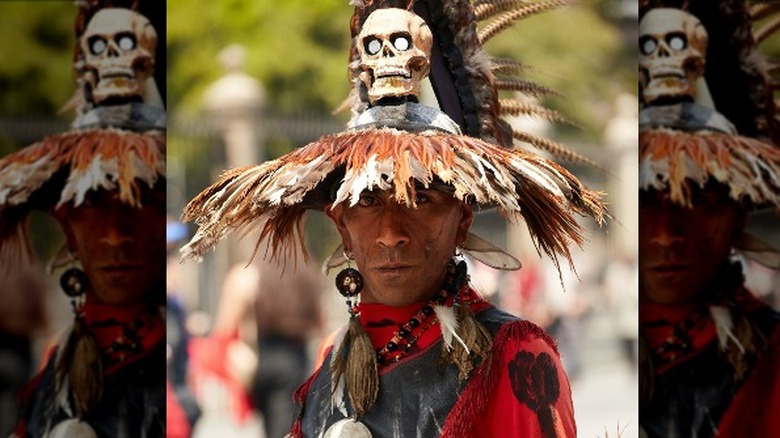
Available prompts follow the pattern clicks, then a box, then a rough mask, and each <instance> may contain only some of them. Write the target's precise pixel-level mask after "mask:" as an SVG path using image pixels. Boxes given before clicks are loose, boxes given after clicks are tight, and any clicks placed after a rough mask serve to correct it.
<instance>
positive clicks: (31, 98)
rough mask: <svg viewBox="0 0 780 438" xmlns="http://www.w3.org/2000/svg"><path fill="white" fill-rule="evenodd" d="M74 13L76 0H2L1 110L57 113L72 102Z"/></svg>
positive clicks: (5, 112) (9, 113)
mask: <svg viewBox="0 0 780 438" xmlns="http://www.w3.org/2000/svg"><path fill="white" fill-rule="evenodd" d="M75 15H76V7H75V6H74V5H73V3H72V2H64V1H35V2H32V1H27V2H23V1H14V2H0V34H1V35H2V38H0V59H2V62H0V90H2V92H1V93H0V114H2V115H3V116H20V115H40V116H53V115H54V114H55V113H56V112H57V111H58V110H59V109H60V108H62V107H63V106H64V105H65V103H67V102H68V100H69V99H70V97H71V95H72V93H73V90H74V82H73V74H72V71H71V66H72V58H73V47H74V45H75V38H74V36H73V20H74V17H75Z"/></svg>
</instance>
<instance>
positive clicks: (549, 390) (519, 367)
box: [508, 351, 561, 438]
mask: <svg viewBox="0 0 780 438" xmlns="http://www.w3.org/2000/svg"><path fill="white" fill-rule="evenodd" d="M508 371H509V380H510V381H511V382H512V392H513V393H514V394H515V397H516V398H517V400H518V401H519V402H520V403H523V404H525V405H527V406H528V407H529V408H530V409H531V410H532V411H534V412H535V413H536V416H537V417H538V418H539V427H540V429H541V431H542V435H543V436H545V437H549V438H555V437H556V433H555V419H554V417H553V405H554V404H555V403H556V402H557V401H558V397H560V395H561V388H560V384H559V383H558V370H557V369H556V368H555V364H554V362H553V360H552V357H550V355H549V354H547V353H541V354H539V356H536V355H534V354H533V353H531V352H530V351H520V352H518V353H517V354H516V355H515V358H514V359H513V360H511V361H510V362H509V368H508Z"/></svg>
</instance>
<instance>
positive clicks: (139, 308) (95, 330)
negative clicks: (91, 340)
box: [81, 302, 165, 375]
mask: <svg viewBox="0 0 780 438" xmlns="http://www.w3.org/2000/svg"><path fill="white" fill-rule="evenodd" d="M81 310H82V312H83V314H84V319H85V321H86V322H87V325H88V326H89V328H90V330H91V331H92V334H93V335H94V336H95V341H96V342H97V346H98V349H99V350H100V353H101V357H102V359H103V366H104V374H106V375H108V374H111V373H113V372H116V371H117V370H119V369H120V368H122V367H124V366H125V365H127V364H129V363H132V362H135V361H136V360H138V359H141V358H142V357H144V356H146V355H147V354H148V353H149V352H150V351H152V349H153V348H154V347H155V346H157V345H158V344H159V343H160V342H162V341H163V339H165V320H164V318H163V316H162V314H161V313H160V312H161V310H160V308H159V306H156V305H151V304H148V303H141V304H137V305H133V306H112V305H108V304H99V303H91V302H87V303H84V305H83V306H82V308H81Z"/></svg>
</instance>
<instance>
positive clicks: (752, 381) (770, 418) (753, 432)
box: [718, 330, 780, 438]
mask: <svg viewBox="0 0 780 438" xmlns="http://www.w3.org/2000/svg"><path fill="white" fill-rule="evenodd" d="M778 415H780V330H775V333H774V335H773V336H772V338H771V339H770V340H769V345H768V348H767V354H766V356H764V357H763V359H762V360H761V362H759V363H758V364H757V365H756V366H755V368H754V369H753V371H752V372H751V375H750V377H748V379H747V380H746V381H745V382H744V383H743V384H742V387H741V388H740V389H739V391H738V392H737V394H736V395H735V396H734V400H733V401H732V402H731V405H730V406H729V408H728V410H727V411H726V412H725V413H724V414H723V417H722V418H721V421H720V424H719V425H718V432H719V434H718V437H719V438H721V437H734V438H737V437H753V436H755V437H759V436H760V437H780V428H778V425H777V416H778Z"/></svg>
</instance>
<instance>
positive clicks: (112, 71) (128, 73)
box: [100, 67, 135, 79]
mask: <svg viewBox="0 0 780 438" xmlns="http://www.w3.org/2000/svg"><path fill="white" fill-rule="evenodd" d="M100 73H101V74H100V77H101V78H104V79H105V78H115V77H127V78H133V77H135V74H134V72H133V70H132V69H129V68H126V67H109V68H105V69H103V70H102V71H101V72H100Z"/></svg>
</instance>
